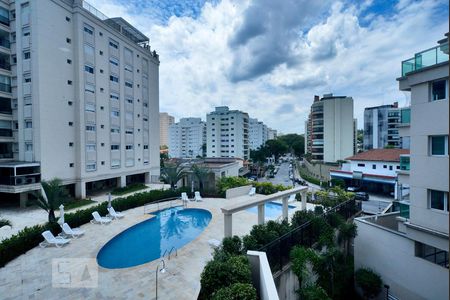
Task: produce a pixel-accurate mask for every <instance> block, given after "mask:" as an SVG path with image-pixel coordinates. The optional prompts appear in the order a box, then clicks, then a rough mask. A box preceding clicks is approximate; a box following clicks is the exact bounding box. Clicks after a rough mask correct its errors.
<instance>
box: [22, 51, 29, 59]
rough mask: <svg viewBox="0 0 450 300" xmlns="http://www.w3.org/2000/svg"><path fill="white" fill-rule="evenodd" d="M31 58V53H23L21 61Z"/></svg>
mask: <svg viewBox="0 0 450 300" xmlns="http://www.w3.org/2000/svg"><path fill="white" fill-rule="evenodd" d="M30 58H31V52H30V51H25V52H24V53H23V59H30Z"/></svg>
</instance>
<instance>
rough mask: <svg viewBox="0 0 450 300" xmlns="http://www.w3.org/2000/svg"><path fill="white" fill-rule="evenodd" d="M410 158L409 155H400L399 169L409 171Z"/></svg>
mask: <svg viewBox="0 0 450 300" xmlns="http://www.w3.org/2000/svg"><path fill="white" fill-rule="evenodd" d="M409 167H410V158H409V155H400V170H402V171H409Z"/></svg>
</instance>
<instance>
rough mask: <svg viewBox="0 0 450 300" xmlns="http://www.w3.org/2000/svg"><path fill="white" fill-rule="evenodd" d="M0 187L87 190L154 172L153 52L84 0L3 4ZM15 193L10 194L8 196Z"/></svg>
mask: <svg viewBox="0 0 450 300" xmlns="http://www.w3.org/2000/svg"><path fill="white" fill-rule="evenodd" d="M0 16H1V17H0V23H1V25H0V45H1V47H0V82H1V84H0V108H1V113H0V125H1V130H0V174H1V177H0V178H1V179H0V192H1V193H7V194H8V195H6V194H3V196H1V197H6V196H8V197H15V198H17V199H20V200H21V204H24V203H25V201H26V200H27V197H28V192H29V191H33V190H37V189H39V188H40V185H39V182H40V180H49V179H52V178H54V177H57V178H60V179H61V180H62V182H63V184H64V185H66V186H67V187H68V189H69V191H70V192H71V193H73V194H75V195H76V196H77V197H80V198H84V197H86V193H89V191H91V190H95V189H101V188H103V187H105V186H116V185H119V186H125V184H126V183H127V182H132V181H137V180H139V181H144V180H145V181H147V182H148V181H149V180H151V178H152V176H154V178H158V176H159V151H158V150H159V149H158V148H159V145H158V140H159V132H158V126H159V123H158V122H159V115H158V113H159V92H158V74H159V58H158V55H157V54H156V52H155V51H151V50H150V46H149V39H148V37H146V36H145V35H143V34H142V33H141V32H140V31H139V30H138V29H136V28H134V27H133V26H131V25H130V24H129V23H128V22H126V21H125V20H124V19H122V18H120V17H118V18H107V17H106V16H105V15H103V14H102V13H101V12H99V11H98V10H96V9H95V8H93V7H92V6H90V5H89V4H87V3H86V2H84V1H81V0H72V1H69V0H39V1H24V0H20V1H2V2H1V3H0ZM13 195H15V196H13Z"/></svg>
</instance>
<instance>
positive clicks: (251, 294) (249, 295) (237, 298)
mask: <svg viewBox="0 0 450 300" xmlns="http://www.w3.org/2000/svg"><path fill="white" fill-rule="evenodd" d="M212 299H213V300H256V299H258V298H257V296H256V289H255V288H254V287H253V285H251V284H249V283H234V284H232V285H230V286H228V287H225V288H221V289H220V290H218V291H217V292H216V293H215V294H214V296H213V298H212Z"/></svg>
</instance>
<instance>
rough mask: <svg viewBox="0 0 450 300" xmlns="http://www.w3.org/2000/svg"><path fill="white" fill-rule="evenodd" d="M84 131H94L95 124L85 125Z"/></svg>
mask: <svg viewBox="0 0 450 300" xmlns="http://www.w3.org/2000/svg"><path fill="white" fill-rule="evenodd" d="M86 131H95V125H86Z"/></svg>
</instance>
